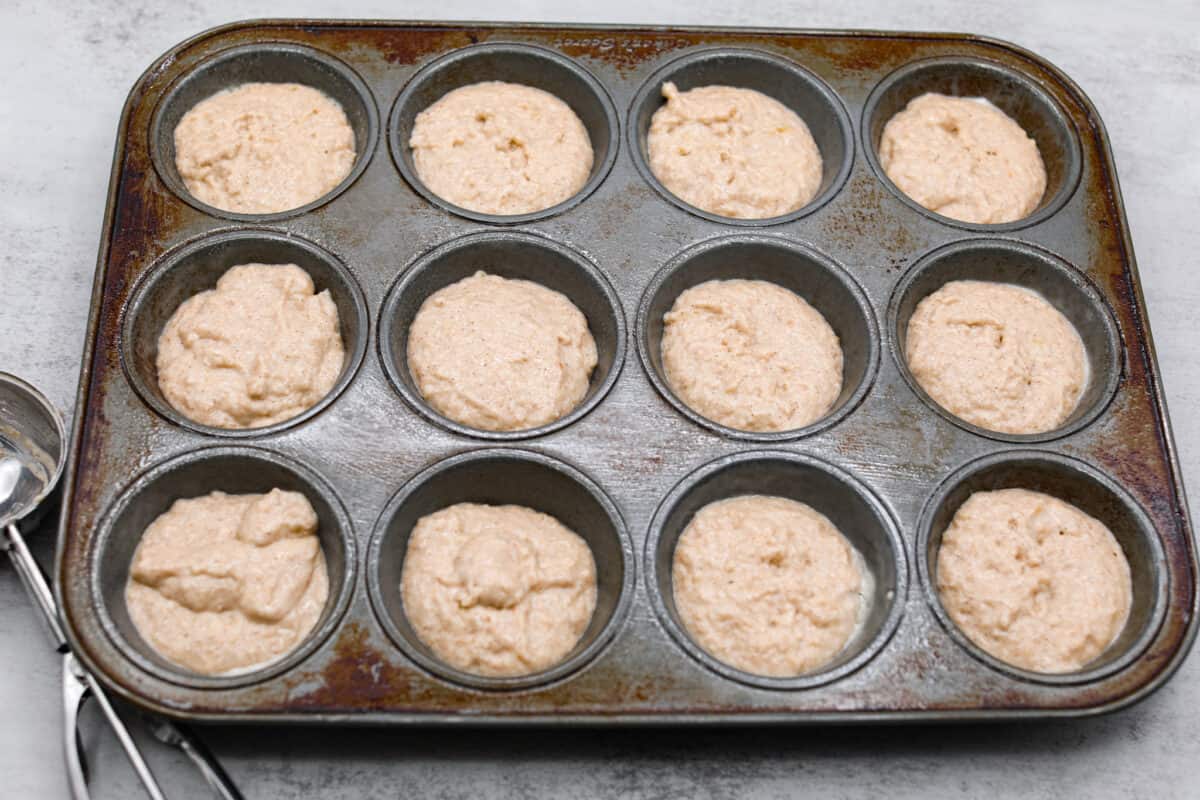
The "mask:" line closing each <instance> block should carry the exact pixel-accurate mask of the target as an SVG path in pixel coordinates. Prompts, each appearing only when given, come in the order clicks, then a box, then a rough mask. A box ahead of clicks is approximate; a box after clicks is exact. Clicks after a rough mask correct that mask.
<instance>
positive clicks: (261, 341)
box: [157, 264, 345, 428]
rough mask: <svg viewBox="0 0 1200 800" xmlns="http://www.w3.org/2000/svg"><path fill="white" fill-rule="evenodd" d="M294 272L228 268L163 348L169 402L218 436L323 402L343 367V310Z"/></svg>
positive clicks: (161, 377)
mask: <svg viewBox="0 0 1200 800" xmlns="http://www.w3.org/2000/svg"><path fill="white" fill-rule="evenodd" d="M313 292H314V287H313V282H312V278H311V277H309V274H308V273H307V272H305V271H304V270H303V269H301V268H300V267H298V266H296V265H295V264H282V265H275V264H243V265H241V266H237V267H232V268H230V269H229V270H228V271H227V272H226V273H225V274H224V275H222V276H221V279H220V280H218V281H217V286H216V288H215V289H209V290H207V291H203V292H200V293H199V294H197V295H195V296H194V297H191V298H188V299H187V300H185V301H184V302H183V303H181V304H180V305H179V308H178V309H176V310H175V313H174V314H172V315H171V318H170V319H169V320H167V324H166V326H165V327H164V328H163V332H162V334H161V335H160V336H159V339H158V357H157V367H158V385H159V388H160V389H162V393H163V396H164V397H166V399H167V402H169V403H170V404H171V405H172V406H174V407H175V408H176V409H177V410H178V411H179V412H180V413H181V414H183V415H184V416H186V417H187V418H189V419H192V420H195V421H196V422H200V423H203V424H205V425H212V426H214V427H217V428H260V427H262V426H264V425H273V424H274V423H276V422H282V421H283V420H286V419H291V418H292V417H294V416H296V415H297V414H299V413H301V412H303V411H306V410H307V409H309V408H311V407H312V406H314V405H316V404H317V403H318V402H320V400H321V398H323V397H324V396H325V395H326V394H328V393H329V390H330V389H331V388H333V385H334V384H335V383H336V382H337V379H338V376H339V375H340V374H341V371H342V366H343V363H344V361H345V351H344V348H343V346H342V336H341V331H340V328H339V327H338V312H337V306H335V305H334V303H333V299H332V298H330V296H329V292H328V290H326V291H323V292H321V293H320V294H313Z"/></svg>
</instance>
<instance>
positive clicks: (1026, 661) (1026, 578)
mask: <svg viewBox="0 0 1200 800" xmlns="http://www.w3.org/2000/svg"><path fill="white" fill-rule="evenodd" d="M937 587H938V594H939V595H940V596H941V600H942V605H943V606H945V608H946V612H947V613H948V614H949V615H950V618H951V619H952V620H954V624H955V625H957V626H958V627H959V629H960V630H962V632H963V633H964V634H966V636H967V638H968V639H970V640H971V641H972V642H974V643H975V644H977V645H978V646H979V647H981V648H982V649H983V650H985V651H986V652H988V653H990V654H992V655H993V656H995V657H996V658H999V659H1000V660H1002V661H1007V662H1008V663H1010V664H1013V665H1015V666H1018V667H1021V668H1023V669H1028V670H1032V671H1034V672H1047V673H1059V672H1072V671H1075V670H1078V669H1081V668H1083V667H1084V666H1086V665H1087V664H1088V663H1089V662H1091V661H1092V660H1094V659H1095V658H1096V657H1097V656H1099V655H1100V654H1101V653H1103V652H1104V651H1105V650H1106V649H1108V646H1109V645H1110V644H1112V642H1113V640H1114V639H1116V638H1117V636H1118V635H1120V633H1121V630H1122V629H1123V628H1124V627H1125V621H1126V620H1127V619H1128V618H1129V609H1130V605H1131V603H1132V597H1133V588H1132V581H1131V578H1130V573H1129V562H1128V561H1127V560H1126V559H1125V554H1124V552H1122V550H1121V546H1120V545H1119V544H1118V543H1117V540H1116V538H1115V537H1114V536H1113V534H1112V531H1110V530H1109V529H1108V528H1107V527H1105V526H1104V524H1103V523H1101V522H1100V521H1099V520H1097V519H1095V518H1094V517H1090V516H1088V515H1087V514H1085V513H1083V512H1082V511H1080V510H1079V509H1078V508H1076V507H1075V506H1073V505H1070V504H1069V503H1064V502H1063V501H1062V500H1059V499H1058V498H1056V497H1051V496H1050V495H1047V494H1042V493H1041V492H1031V491H1027V490H1025V489H1001V490H999V491H993V492H976V493H974V494H973V495H971V496H970V497H969V498H967V501H966V502H965V503H963V504H962V506H960V507H959V509H958V511H957V512H955V514H954V519H953V520H951V522H950V527H948V528H947V529H946V532H945V533H944V534H943V535H942V543H941V547H940V548H939V549H938V557H937Z"/></svg>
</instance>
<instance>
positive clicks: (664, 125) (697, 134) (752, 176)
mask: <svg viewBox="0 0 1200 800" xmlns="http://www.w3.org/2000/svg"><path fill="white" fill-rule="evenodd" d="M662 94H663V97H665V98H666V99H667V102H666V103H665V104H664V105H663V106H662V107H661V108H659V109H658V110H657V111H655V112H654V116H653V117H652V118H651V120H650V131H649V133H648V134H647V135H646V150H647V152H648V154H649V161H650V171H651V172H653V173H654V177H656V178H658V179H659V180H660V181H661V182H662V184H663V186H665V187H666V188H667V190H668V191H670V192H671V193H672V194H674V195H675V196H676V197H678V198H680V199H681V200H684V201H685V202H688V203H691V204H692V205H694V206H696V207H697V208H700V209H703V210H705V211H708V212H709V213H712V214H720V215H721V216H723V217H734V218H737V219H764V218H767V217H777V216H780V215H781V214H788V213H790V212H792V211H795V210H796V209H798V208H803V207H804V206H805V205H807V204H808V202H809V201H810V200H812V199H813V197H815V196H816V194H817V190H819V189H820V188H821V176H822V169H823V168H822V163H821V152H820V150H818V149H817V143H816V142H815V141H814V140H813V137H812V134H811V133H810V132H809V130H808V126H807V125H806V124H805V123H804V120H802V119H800V117H799V116H797V115H796V113H795V112H794V111H792V110H791V109H790V108H788V107H787V106H785V105H784V104H783V103H780V102H779V101H778V100H776V99H774V98H773V97H768V96H767V95H765V94H763V93H762V92H756V91H754V90H753V89H739V88H735V87H733V86H701V87H698V88H696V89H691V90H689V91H686V92H680V91H679V89H678V88H677V87H676V86H675V84H673V83H670V82H667V83H664V84H663V87H662Z"/></svg>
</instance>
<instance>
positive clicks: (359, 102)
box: [150, 42, 379, 223]
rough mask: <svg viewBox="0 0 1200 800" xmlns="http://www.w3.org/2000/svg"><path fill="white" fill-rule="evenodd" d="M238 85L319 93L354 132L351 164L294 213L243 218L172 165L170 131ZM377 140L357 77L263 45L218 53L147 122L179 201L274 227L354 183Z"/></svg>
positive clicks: (371, 106)
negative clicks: (201, 195)
mask: <svg viewBox="0 0 1200 800" xmlns="http://www.w3.org/2000/svg"><path fill="white" fill-rule="evenodd" d="M243 83H299V84H302V85H304V86H309V87H312V88H313V89H317V90H319V91H321V92H324V93H325V94H326V95H328V96H329V97H330V98H332V99H334V100H336V101H337V102H338V103H340V104H341V106H342V110H343V111H345V112H346V119H347V120H348V121H349V122H350V127H351V128H352V129H353V130H354V149H355V157H354V165H353V166H352V167H351V168H350V173H349V174H348V175H346V177H345V178H343V179H342V182H341V183H339V184H338V185H337V186H335V187H334V188H333V189H331V190H330V191H329V192H327V193H325V194H324V195H322V196H321V197H318V198H317V199H315V200H313V201H311V202H309V203H305V204H304V205H302V206H298V207H297V208H292V209H288V210H286V211H278V212H273V213H270V214H245V213H241V212H238V211H226V210H224V209H220V208H217V207H216V206H211V205H209V204H208V203H205V202H203V201H202V200H200V199H198V198H197V197H195V196H194V195H193V194H192V193H191V192H190V191H188V188H187V184H186V183H185V182H184V180H183V177H182V176H181V175H180V174H179V169H178V167H176V166H175V128H176V126H177V125H179V121H180V120H181V119H183V116H184V114H186V113H187V112H189V111H191V110H192V108H193V107H195V105H196V104H197V103H199V102H200V101H202V100H205V99H207V98H209V97H211V96H212V95H214V94H216V93H217V92H220V91H222V90H224V89H231V88H233V87H235V86H239V85H241V84H243ZM378 140H379V111H378V109H377V108H376V106H375V98H374V97H372V95H371V90H370V89H368V88H367V85H366V83H364V82H363V80H362V78H360V77H359V76H358V74H357V73H356V72H355V71H354V70H352V69H351V68H350V67H348V66H346V65H345V64H344V63H342V62H341V61H339V60H338V59H336V58H334V57H333V56H330V55H327V54H325V53H322V52H320V51H318V50H314V49H312V48H311V47H304V46H301V45H296V44H284V43H282V42H265V43H262V44H247V45H241V46H238V47H231V48H229V49H228V50H222V51H221V52H219V53H217V54H216V55H214V56H212V57H211V58H208V59H206V60H205V61H203V62H201V63H200V64H198V65H197V66H196V67H195V68H194V69H192V70H191V71H190V72H188V73H186V74H185V75H183V76H182V77H180V78H179V79H178V80H176V81H175V83H174V84H173V85H172V86H171V87H170V88H169V89H168V90H167V92H166V94H165V95H163V98H162V100H160V101H159V104H158V107H157V108H156V109H155V111H154V117H153V119H152V120H151V123H150V157H151V159H152V160H153V161H154V169H155V170H156V171H157V172H158V176H159V178H161V179H162V182H163V183H165V184H166V185H167V187H168V188H169V189H170V190H171V191H172V192H174V193H175V194H176V195H177V196H178V197H179V198H180V199H182V200H183V201H184V202H186V203H187V204H188V205H190V206H192V207H193V208H195V209H197V210H199V211H202V212H204V213H205V214H209V215H211V216H214V217H221V218H224V219H232V220H237V221H239V222H252V223H253V222H275V221H278V220H283V219H288V218H289V217H295V216H299V215H300V214H306V213H308V212H309V211H312V210H314V209H316V208H319V207H320V206H323V205H325V204H326V203H328V202H330V201H331V200H333V199H334V198H335V197H337V196H338V195H339V194H341V193H342V192H344V191H346V189H348V188H350V185H351V184H352V183H354V182H355V181H356V180H358V178H359V176H361V175H362V174H363V172H364V171H365V170H366V168H367V164H368V163H369V162H370V161H371V156H372V155H374V153H375V145H376V143H377V142H378Z"/></svg>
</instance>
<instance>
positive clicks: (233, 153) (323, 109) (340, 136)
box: [175, 83, 355, 214]
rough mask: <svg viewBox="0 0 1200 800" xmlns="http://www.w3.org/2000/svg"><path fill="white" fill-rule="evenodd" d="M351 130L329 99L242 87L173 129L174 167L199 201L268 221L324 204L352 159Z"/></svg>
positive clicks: (288, 89) (265, 86) (271, 86)
mask: <svg viewBox="0 0 1200 800" xmlns="http://www.w3.org/2000/svg"><path fill="white" fill-rule="evenodd" d="M354 148H355V145H354V129H353V128H351V127H350V121H349V120H348V119H346V112H345V111H343V110H342V107H341V105H340V104H339V103H338V102H337V101H336V100H334V99H333V98H331V97H328V96H327V95H325V94H323V93H322V92H320V91H318V90H316V89H313V88H312V87H310V86H303V85H301V84H298V83H244V84H242V85H241V86H235V87H233V88H232V89H226V90H224V91H222V92H217V93H216V94H214V95H213V96H212V97H209V98H208V99H206V100H202V101H201V102H199V103H197V104H196V105H195V107H194V108H192V109H191V110H190V111H188V112H187V113H186V114H184V115H183V118H182V119H181V120H179V124H178V125H177V126H175V167H176V168H177V169H178V170H179V174H180V176H181V177H182V178H183V181H184V183H185V184H187V188H188V191H189V192H191V193H192V195H194V196H195V197H196V198H197V199H199V200H202V201H204V202H205V203H208V204H209V205H210V206H215V207H216V208H220V209H222V210H224V211H236V212H239V213H242V214H273V213H276V212H279V211H290V210H291V209H293V208H299V207H300V206H302V205H306V204H307V203H311V202H312V201H313V200H316V199H317V198H319V197H324V196H325V195H326V194H328V193H329V192H330V191H332V190H333V189H334V187H336V186H337V185H338V184H339V183H341V182H342V181H343V180H344V179H345V177H346V176H347V175H349V174H350V169H351V168H352V167H353V166H354V159H355V149H354Z"/></svg>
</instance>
